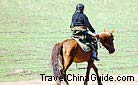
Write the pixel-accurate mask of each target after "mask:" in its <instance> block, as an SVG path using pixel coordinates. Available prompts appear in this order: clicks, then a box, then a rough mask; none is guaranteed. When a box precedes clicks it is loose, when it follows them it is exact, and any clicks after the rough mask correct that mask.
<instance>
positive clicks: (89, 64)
mask: <svg viewBox="0 0 138 85" xmlns="http://www.w3.org/2000/svg"><path fill="white" fill-rule="evenodd" d="M91 64H92V61H88V65H87V71H86V78H85V81H84V85H87V82H88V81H89V74H90V69H91Z"/></svg>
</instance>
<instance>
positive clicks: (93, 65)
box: [92, 62, 103, 85]
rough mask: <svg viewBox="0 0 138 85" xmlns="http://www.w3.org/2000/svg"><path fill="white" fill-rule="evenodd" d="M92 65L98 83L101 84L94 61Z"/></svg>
mask: <svg viewBox="0 0 138 85" xmlns="http://www.w3.org/2000/svg"><path fill="white" fill-rule="evenodd" d="M92 67H93V69H94V71H95V73H96V76H97V82H98V85H103V84H102V82H101V77H100V76H99V73H98V68H97V67H96V66H95V64H94V62H93V63H92Z"/></svg>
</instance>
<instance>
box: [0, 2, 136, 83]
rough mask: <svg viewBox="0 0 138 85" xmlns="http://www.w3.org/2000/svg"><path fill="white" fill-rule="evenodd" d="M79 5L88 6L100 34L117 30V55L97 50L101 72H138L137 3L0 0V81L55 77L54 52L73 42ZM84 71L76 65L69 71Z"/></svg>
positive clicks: (93, 23) (84, 64)
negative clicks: (63, 43)
mask: <svg viewBox="0 0 138 85" xmlns="http://www.w3.org/2000/svg"><path fill="white" fill-rule="evenodd" d="M78 3H83V4H84V5H85V13H86V14H87V15H88V17H89V20H90V22H91V23H92V25H93V27H94V29H95V30H96V31H97V32H98V33H100V32H101V31H102V30H103V28H107V29H108V30H111V29H112V28H114V29H115V34H114V35H115V48H116V52H115V53H114V54H113V55H108V53H107V52H106V50H105V49H104V48H102V49H100V50H99V52H100V54H99V56H100V59H101V61H100V62H95V63H96V65H97V67H98V68H99V72H100V73H101V74H113V75H115V74H138V63H137V61H138V45H137V43H138V35H137V34H138V5H137V4H138V1H137V0H127V1H126V0H66V1H65V0H0V82H3V81H16V80H28V79H36V78H40V74H41V73H45V74H46V75H52V72H51V71H52V70H51V66H50V54H51V49H52V47H53V46H54V44H55V43H56V42H59V41H63V40H65V39H67V38H70V35H71V33H70V29H69V25H70V22H71V16H72V14H73V13H74V11H75V6H76V4H78ZM86 65H87V63H85V62H84V63H80V64H78V67H81V68H84V67H86ZM85 71H86V69H80V70H77V69H76V68H75V64H74V63H73V64H72V66H71V67H70V68H69V70H68V71H67V73H75V74H78V73H79V74H85ZM91 73H93V70H91Z"/></svg>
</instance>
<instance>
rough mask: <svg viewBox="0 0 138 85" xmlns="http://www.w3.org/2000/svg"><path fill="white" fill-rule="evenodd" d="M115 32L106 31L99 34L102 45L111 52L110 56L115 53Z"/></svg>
mask: <svg viewBox="0 0 138 85" xmlns="http://www.w3.org/2000/svg"><path fill="white" fill-rule="evenodd" d="M113 32H114V30H111V31H110V32H109V31H106V30H105V29H104V31H103V32H101V33H100V34H99V38H100V41H101V43H102V45H103V46H104V47H105V48H106V49H107V50H108V51H109V54H112V53H114V52H115V48H114V43H113V41H114V36H113Z"/></svg>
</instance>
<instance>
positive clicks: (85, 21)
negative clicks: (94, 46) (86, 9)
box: [84, 15, 95, 33]
mask: <svg viewBox="0 0 138 85" xmlns="http://www.w3.org/2000/svg"><path fill="white" fill-rule="evenodd" d="M84 24H85V25H86V26H87V27H88V29H89V30H90V31H91V32H92V33H95V30H94V29H93V27H92V25H91V24H90V22H89V20H88V18H87V16H86V15H84Z"/></svg>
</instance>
